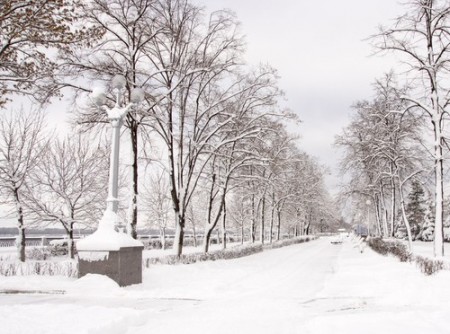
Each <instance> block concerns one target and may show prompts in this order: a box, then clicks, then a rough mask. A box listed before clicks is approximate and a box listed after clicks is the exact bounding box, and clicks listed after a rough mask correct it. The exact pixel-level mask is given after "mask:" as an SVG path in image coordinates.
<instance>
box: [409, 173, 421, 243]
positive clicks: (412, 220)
mask: <svg viewBox="0 0 450 334" xmlns="http://www.w3.org/2000/svg"><path fill="white" fill-rule="evenodd" d="M411 186H412V187H411V192H410V193H409V194H408V204H407V206H406V216H407V218H408V222H409V224H410V226H411V235H412V238H413V240H414V239H415V238H416V237H417V235H418V234H419V233H420V229H421V227H422V224H423V220H424V215H425V192H424V190H423V187H422V186H421V184H420V182H419V181H417V180H414V181H413V182H412V184H411Z"/></svg>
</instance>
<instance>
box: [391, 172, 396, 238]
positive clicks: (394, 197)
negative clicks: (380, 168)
mask: <svg viewBox="0 0 450 334" xmlns="http://www.w3.org/2000/svg"><path fill="white" fill-rule="evenodd" d="M392 173H393V170H392V166H391V174H392ZM391 188H392V195H391V231H390V237H391V238H393V237H394V224H395V201H396V196H395V180H394V177H392V178H391Z"/></svg>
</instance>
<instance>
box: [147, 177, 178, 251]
mask: <svg viewBox="0 0 450 334" xmlns="http://www.w3.org/2000/svg"><path fill="white" fill-rule="evenodd" d="M150 179H151V182H150V183H149V184H148V185H145V184H144V187H143V189H144V191H143V193H142V195H141V201H142V204H143V210H145V211H146V212H147V215H148V218H147V220H148V221H149V222H151V223H152V224H151V225H150V226H152V225H156V226H157V227H158V230H159V237H160V240H161V246H162V248H163V249H166V230H167V228H168V224H169V218H170V217H171V211H172V207H171V200H170V192H169V181H168V179H167V173H166V172H165V171H162V172H159V173H157V174H156V175H152V176H151V177H150Z"/></svg>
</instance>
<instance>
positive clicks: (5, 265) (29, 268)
mask: <svg viewBox="0 0 450 334" xmlns="http://www.w3.org/2000/svg"><path fill="white" fill-rule="evenodd" d="M0 275H1V276H27V275H45V276H66V277H77V276H78V266H77V263H76V261H57V262H51V261H27V262H18V261H14V262H0Z"/></svg>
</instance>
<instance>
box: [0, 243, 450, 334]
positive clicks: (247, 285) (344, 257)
mask: <svg viewBox="0 0 450 334" xmlns="http://www.w3.org/2000/svg"><path fill="white" fill-rule="evenodd" d="M448 282H450V272H449V271H442V272H439V273H438V274H436V275H434V276H430V277H429V276H424V275H423V274H421V273H420V271H419V270H417V269H416V268H415V267H414V265H412V264H409V263H401V262H399V261H398V260H396V259H394V258H391V257H383V256H381V255H378V254H376V253H374V252H373V251H371V250H370V249H368V248H366V249H365V251H364V253H362V254H361V253H360V252H359V250H358V249H357V248H354V247H353V245H352V244H351V242H350V240H349V239H346V240H345V241H344V243H343V244H341V245H332V244H331V242H330V239H328V238H321V239H319V240H316V241H311V242H308V243H303V244H299V245H294V246H290V247H284V248H280V249H274V250H270V251H266V252H263V253H258V254H255V255H252V256H249V257H245V258H240V259H235V260H227V261H214V262H201V263H196V264H190V265H175V266H166V265H157V266H152V267H151V268H150V269H147V270H145V272H144V283H143V284H140V285H135V286H130V287H126V288H119V287H118V286H117V285H116V284H115V283H114V282H112V281H111V280H109V279H108V278H106V277H103V276H96V275H89V276H86V277H84V278H82V279H79V280H76V279H69V278H64V277H37V276H28V277H0V290H1V291H2V292H3V293H2V294H0V324H1V327H0V328H1V329H0V332H2V333H58V334H62V333H91V334H93V333H97V334H103V333H105V334H106V333H108V334H116V333H117V334H118V333H128V334H131V333H137V334H139V333H183V334H185V333H196V334H198V333H215V334H216V333H233V334H237V333H277V334H281V333H324V334H325V333H327V334H328V333H333V334H336V333H337V334H338V333H355V334H356V333H358V334H360V333H361V334H370V333H377V334H379V333H396V334H400V333H408V334H411V333H433V334H439V333H449V325H450V320H449V319H450V289H448V284H449V283H448ZM6 290H30V291H31V290H32V291H34V292H37V291H40V292H41V293H34V294H31V293H24V294H6V293H5V291H6ZM42 292H48V293H46V294H44V293H42Z"/></svg>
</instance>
